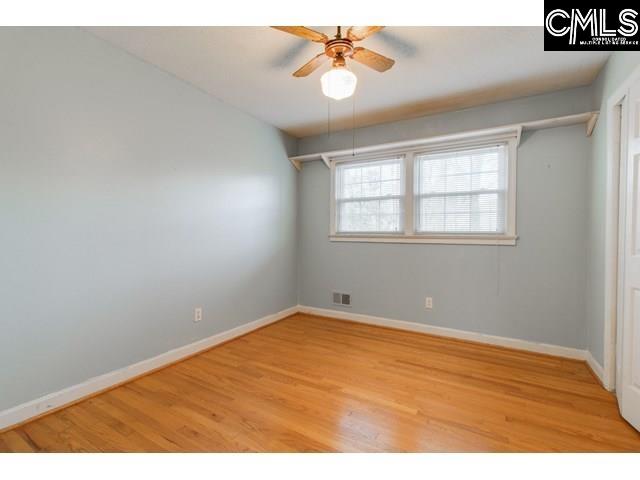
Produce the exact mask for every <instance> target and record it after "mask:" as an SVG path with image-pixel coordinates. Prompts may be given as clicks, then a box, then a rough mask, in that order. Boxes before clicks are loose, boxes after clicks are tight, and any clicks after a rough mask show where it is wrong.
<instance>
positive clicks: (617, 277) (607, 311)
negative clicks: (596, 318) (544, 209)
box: [602, 66, 640, 391]
mask: <svg viewBox="0 0 640 480" xmlns="http://www.w3.org/2000/svg"><path fill="white" fill-rule="evenodd" d="M638 80H640V66H638V67H636V68H635V69H634V70H633V72H632V73H631V74H630V75H629V76H628V77H627V78H626V79H625V80H624V81H623V82H622V83H621V84H620V85H619V86H618V88H617V89H616V90H615V91H614V92H613V93H612V94H611V95H610V96H609V97H608V99H607V103H606V132H605V135H606V138H605V144H606V146H605V148H606V168H607V175H606V205H605V245H604V261H605V265H604V288H605V291H604V353H603V357H604V358H603V360H604V365H603V378H602V383H603V385H604V387H605V388H606V389H607V390H610V391H613V390H615V386H616V370H617V365H618V349H617V341H618V327H619V326H621V322H622V318H623V317H622V315H623V294H622V292H624V269H623V267H624V260H625V259H624V240H625V238H624V237H625V235H624V232H625V208H626V185H627V172H626V158H624V161H623V157H626V148H625V145H626V143H627V139H626V134H627V132H626V123H627V122H626V120H625V118H624V115H625V114H626V110H625V109H624V104H625V102H626V99H627V97H628V93H629V88H630V87H631V85H632V84H633V83H634V82H636V81H638ZM621 109H623V110H622V111H623V113H624V114H623V115H620V111H621ZM618 319H620V322H618ZM619 324H620V325H619Z"/></svg>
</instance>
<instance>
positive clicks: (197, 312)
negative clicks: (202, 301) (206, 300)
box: [193, 307, 202, 322]
mask: <svg viewBox="0 0 640 480" xmlns="http://www.w3.org/2000/svg"><path fill="white" fill-rule="evenodd" d="M200 320H202V307H197V308H196V309H194V310H193V321H194V322H199V321H200Z"/></svg>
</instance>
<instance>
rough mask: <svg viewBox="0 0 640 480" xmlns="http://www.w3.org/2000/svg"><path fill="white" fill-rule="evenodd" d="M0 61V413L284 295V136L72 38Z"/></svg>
mask: <svg viewBox="0 0 640 480" xmlns="http://www.w3.org/2000/svg"><path fill="white" fill-rule="evenodd" d="M0 66H1V67H0V69H1V74H0V146H1V148H0V225H1V227H0V271H1V272H2V275H1V276H0V332H1V333H0V410H2V409H5V408H8V407H11V406H14V405H17V404H19V403H22V402H24V401H28V400H32V399H34V398H37V397H39V396H41V395H44V394H47V393H49V392H53V391H57V390H60V389H62V388H65V387H68V386H71V385H73V384H76V383H78V382H81V381H83V380H86V379H88V378H90V377H93V376H95V375H99V374H102V373H105V372H108V371H111V370H114V369H117V368H120V367H123V366H126V365H129V364H131V363H134V362H136V361H139V360H142V359H145V358H149V357H151V356H154V355H157V354H159V353H161V352H165V351H167V350H169V349H172V348H175V347H178V346H181V345H184V344H187V343H190V342H192V341H194V340H197V339H201V338H203V337H207V336H209V335H212V334H215V333H217V332H220V331H223V330H227V329H229V328H232V327H235V326H238V325H241V324H244V323H247V322H249V321H252V320H256V319H258V318H260V317H262V316H264V315H267V314H271V313H275V312H277V311H279V310H282V309H284V308H287V307H290V306H292V305H295V304H296V303H297V294H296V287H295V285H296V278H295V277H296V267H295V265H296V258H295V257H296V239H295V234H296V230H295V228H296V225H295V224H296V194H297V192H296V184H297V180H296V172H295V170H294V169H293V168H292V166H291V164H290V163H289V161H288V160H287V158H286V156H287V155H286V151H285V149H286V148H287V147H289V148H291V149H293V148H294V147H295V141H294V140H292V139H291V138H287V137H285V136H284V135H283V134H281V133H280V132H279V131H278V130H277V129H275V128H273V127H271V126H269V125H267V124H265V123H263V122H261V121H258V120H257V119H255V118H253V117H251V116H249V115H247V114H244V113H242V112H240V111H238V110H236V109H234V108H232V107H229V106H227V105H224V104H222V103H220V102H218V101H216V100H215V99H213V98H211V97H210V96H207V95H205V94H204V93H202V92H200V91H198V90H196V89H195V88H194V87H192V86H190V85H188V84H185V83H183V82H181V81H178V80H177V79H175V78H174V77H172V76H170V75H168V74H166V73H164V72H162V71H160V70H158V69H156V68H155V67H152V66H150V65H148V64H145V63H143V62H141V61H139V60H137V59H135V58H134V57H132V56H130V55H128V54H126V53H124V52H123V51H120V50H118V49H116V48H113V47H111V46H109V45H108V44H106V43H104V42H103V41H101V40H99V39H97V38H95V37H93V36H92V35H90V34H88V33H86V32H83V31H81V30H77V29H71V28H58V29H51V28H47V29H43V28H36V29H13V28H2V29H0ZM195 306H202V307H203V308H204V319H203V321H202V322H200V323H198V324H195V323H193V321H192V318H193V308H194V307H195Z"/></svg>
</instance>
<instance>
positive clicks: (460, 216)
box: [414, 145, 507, 234]
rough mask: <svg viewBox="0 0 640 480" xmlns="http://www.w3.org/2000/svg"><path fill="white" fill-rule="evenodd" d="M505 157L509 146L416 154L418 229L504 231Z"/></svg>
mask: <svg viewBox="0 0 640 480" xmlns="http://www.w3.org/2000/svg"><path fill="white" fill-rule="evenodd" d="M506 156H507V146H506V145H496V146H490V147H480V148H477V147H476V148H472V149H466V150H458V151H447V152H439V153H427V154H419V155H416V156H415V167H414V168H415V170H416V180H415V187H414V188H415V212H416V219H415V222H416V226H415V227H416V231H417V232H419V233H455V234H474V233H477V234H501V233H504V232H505V227H506V226H505V222H506V220H505V218H506V217H505V210H506V197H507V195H506V189H507V166H506V165H507V162H506Z"/></svg>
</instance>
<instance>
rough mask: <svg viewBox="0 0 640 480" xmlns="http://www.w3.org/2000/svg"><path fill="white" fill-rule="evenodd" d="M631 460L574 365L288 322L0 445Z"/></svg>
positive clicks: (351, 326) (623, 431) (630, 436)
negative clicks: (605, 455) (557, 454)
mask: <svg viewBox="0 0 640 480" xmlns="http://www.w3.org/2000/svg"><path fill="white" fill-rule="evenodd" d="M629 450H630V451H640V434H639V433H638V432H636V431H635V430H634V429H633V428H631V427H630V426H629V425H628V424H627V423H626V422H625V421H624V420H623V419H622V418H621V417H620V415H619V414H618V409H617V405H616V401H615V398H614V397H613V395H611V394H610V393H608V392H606V391H605V390H604V389H603V388H602V387H601V386H600V385H599V384H598V382H597V381H596V379H595V378H594V377H593V375H592V374H591V372H590V371H589V370H588V368H587V366H586V365H585V364H584V363H583V362H579V361H573V360H566V359H561V358H556V357H551V356H545V355H538V354H532V353H525V352H520V351H516V350H509V349H504V348H497V347H491V346H485V345H479V344H474V343H470V342H463V341H458V340H450V339H445V338H439V337H434V336H429V335H423V334H418V333H411V332H403V331H396V330H390V329H384V328H379V327H373V326H368V325H360V324H355V323H349V322H343V321H337V320H331V319H327V318H320V317H314V316H310V315H301V314H299V315H295V316H293V317H289V318H287V319H285V320H282V321H280V322H278V323H276V324H273V325H271V326H268V327H266V328H263V329H261V330H258V331H255V332H253V333H250V334H248V335H246V336H244V337H241V338H238V339H236V340H233V341H231V342H229V343H226V344H224V345H221V346H218V347H216V348H214V349H212V350H209V351H207V352H205V353H202V354H200V355H198V356H195V357H192V358H190V359H188V360H185V361H183V362H180V363H177V364H175V365H173V366H170V367H168V368H166V369H163V370H160V371H158V372H155V373H153V374H150V375H147V376H145V377H142V378H140V379H138V380H135V381H133V382H131V383H128V384H126V385H123V386H120V387H118V388H115V389H113V390H111V391H108V392H105V393H103V394H100V395H98V396H95V397H93V398H90V399H88V400H85V401H83V402H80V403H78V404H76V405H73V406H71V407H68V408H66V409H63V410H60V411H58V412H56V413H52V414H50V415H47V416H45V417H42V418H40V419H37V420H35V421H32V422H30V423H27V424H25V425H23V426H21V427H18V428H16V429H14V430H10V431H8V432H5V433H3V434H0V451H18V452H20V451H29V452H30V451H49V452H63V451H64V452H66V451H77V452H83V451H87V452H93V451H108V452H113V451H136V452H137V451H147V452H148V451H153V452H161V451H270V452H273V451H349V452H352V451H367V452H377V451H394V452H395V451H456V452H460V451H500V452H506V451H629Z"/></svg>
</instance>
